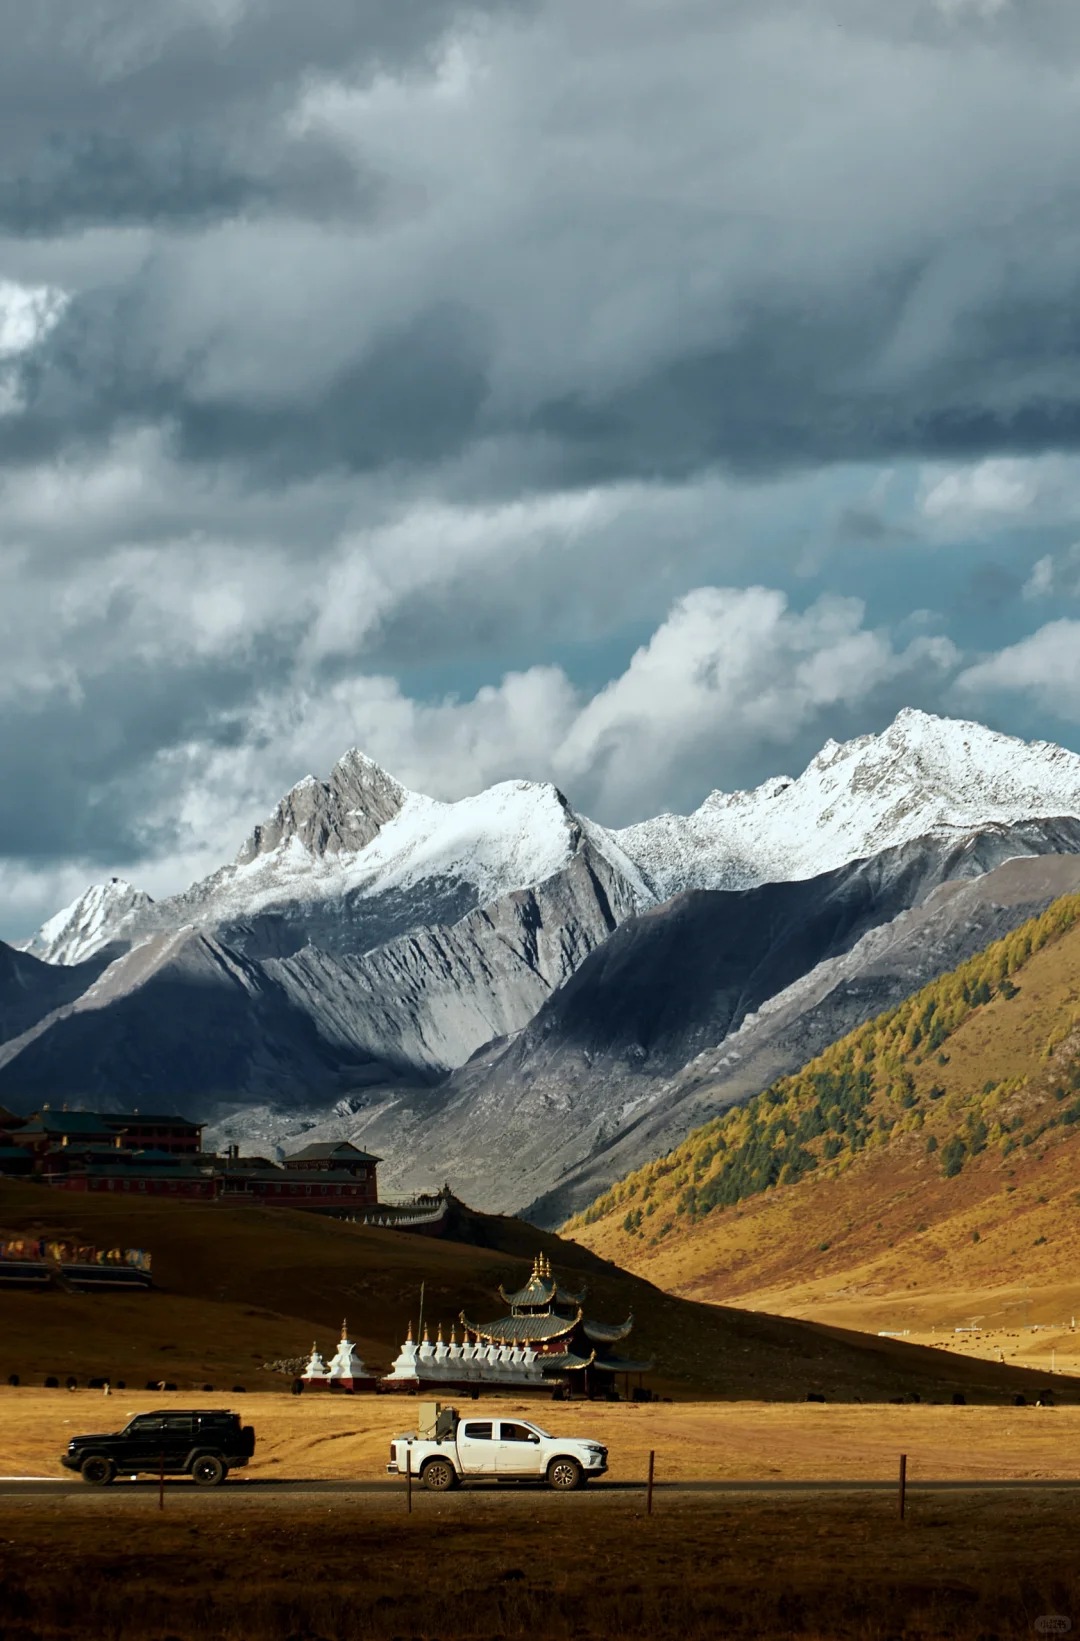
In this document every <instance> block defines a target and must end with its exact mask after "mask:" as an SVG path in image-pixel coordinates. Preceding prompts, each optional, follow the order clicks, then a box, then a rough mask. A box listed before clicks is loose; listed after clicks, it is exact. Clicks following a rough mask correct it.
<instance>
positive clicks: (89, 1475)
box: [79, 1453, 116, 1487]
mask: <svg viewBox="0 0 1080 1641" xmlns="http://www.w3.org/2000/svg"><path fill="white" fill-rule="evenodd" d="M79 1474H80V1475H81V1476H82V1479H83V1481H88V1482H89V1483H90V1485H91V1487H108V1485H109V1483H110V1482H111V1481H112V1479H113V1477H114V1476H115V1475H116V1466H115V1464H113V1462H112V1460H111V1459H107V1458H105V1457H104V1455H103V1454H101V1453H91V1454H90V1456H89V1458H86V1459H84V1460H83V1462H82V1464H81V1465H80V1466H79Z"/></svg>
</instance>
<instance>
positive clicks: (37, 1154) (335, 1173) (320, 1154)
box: [0, 1108, 379, 1213]
mask: <svg viewBox="0 0 1080 1641" xmlns="http://www.w3.org/2000/svg"><path fill="white" fill-rule="evenodd" d="M16 1121H18V1122H19V1126H11V1127H10V1128H9V1130H8V1132H7V1134H6V1136H5V1138H6V1139H7V1140H8V1141H9V1142H10V1144H8V1145H0V1174H9V1175H15V1174H20V1175H21V1176H22V1177H29V1178H32V1179H34V1180H36V1181H38V1182H39V1183H41V1184H42V1185H47V1186H50V1187H51V1188H52V1189H53V1190H57V1191H81V1192H94V1193H99V1192H110V1193H113V1192H123V1193H126V1194H129V1195H135V1196H144V1197H145V1196H152V1197H176V1198H180V1199H190V1200H193V1201H198V1202H226V1203H233V1204H244V1203H251V1204H259V1205H261V1206H264V1207H270V1208H302V1209H307V1210H309V1211H310V1212H313V1213H332V1212H339V1213H340V1212H342V1211H345V1212H351V1211H355V1210H358V1209H365V1208H372V1207H376V1206H377V1205H378V1201H379V1187H378V1176H377V1167H378V1163H379V1158H378V1157H373V1156H372V1155H371V1154H370V1153H369V1152H367V1151H361V1150H359V1149H358V1148H357V1147H356V1146H354V1145H350V1144H349V1143H348V1142H347V1141H346V1142H344V1143H343V1144H340V1145H337V1144H335V1145H315V1146H307V1147H306V1148H305V1149H304V1150H303V1151H301V1152H299V1153H297V1154H296V1155H295V1156H292V1157H289V1158H287V1159H286V1161H285V1164H284V1166H281V1165H279V1164H277V1163H274V1162H271V1161H270V1160H269V1159H268V1158H266V1157H241V1156H239V1155H238V1154H237V1151H236V1149H235V1148H230V1151H229V1154H228V1155H227V1156H224V1157H220V1156H216V1155H213V1154H211V1153H208V1152H204V1151H202V1150H201V1149H200V1145H199V1140H200V1138H201V1134H202V1128H203V1125H202V1124H200V1123H189V1122H187V1121H186V1120H185V1119H183V1118H179V1117H176V1118H173V1117H161V1116H145V1117H144V1116H141V1115H140V1114H139V1113H138V1112H132V1113H130V1114H129V1113H118V1114H115V1115H114V1114H111V1113H110V1114H101V1113H98V1112H92V1111H50V1110H49V1109H48V1108H46V1109H44V1110H42V1111H39V1112H37V1113H36V1114H35V1115H34V1116H33V1117H30V1118H28V1119H26V1120H25V1121H21V1120H19V1119H16ZM151 1139H156V1140H159V1141H160V1142H161V1143H155V1144H151V1143H149V1142H150V1141H151ZM192 1142H194V1143H192ZM9 1152H10V1156H9V1155H8V1153H9ZM16 1164H18V1167H16Z"/></svg>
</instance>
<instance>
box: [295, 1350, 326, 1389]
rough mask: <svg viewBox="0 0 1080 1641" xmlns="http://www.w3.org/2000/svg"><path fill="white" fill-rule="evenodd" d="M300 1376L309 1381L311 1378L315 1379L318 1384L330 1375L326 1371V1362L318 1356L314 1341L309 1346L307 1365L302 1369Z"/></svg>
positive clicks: (322, 1382)
mask: <svg viewBox="0 0 1080 1641" xmlns="http://www.w3.org/2000/svg"><path fill="white" fill-rule="evenodd" d="M300 1377H301V1378H302V1379H307V1380H309V1381H310V1380H312V1379H317V1380H318V1381H319V1382H320V1384H325V1383H326V1381H327V1380H328V1379H329V1377H330V1374H329V1372H328V1371H327V1367H326V1363H325V1362H324V1361H323V1359H322V1357H321V1356H320V1354H319V1352H318V1350H317V1349H316V1347H315V1344H314V1342H313V1343H312V1346H311V1355H310V1356H309V1357H308V1364H307V1367H306V1368H305V1369H304V1371H303V1373H302V1374H301V1375H300Z"/></svg>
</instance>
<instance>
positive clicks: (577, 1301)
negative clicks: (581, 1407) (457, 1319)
mask: <svg viewBox="0 0 1080 1641" xmlns="http://www.w3.org/2000/svg"><path fill="white" fill-rule="evenodd" d="M499 1293H500V1294H501V1296H502V1298H503V1300H504V1302H505V1303H506V1304H507V1305H509V1307H510V1314H509V1315H508V1316H500V1317H496V1318H495V1319H494V1320H492V1321H488V1322H471V1321H470V1320H469V1318H468V1317H467V1316H466V1315H465V1313H464V1311H462V1313H461V1322H462V1326H463V1327H464V1328H465V1330H466V1338H467V1337H468V1334H469V1333H472V1334H474V1335H475V1337H476V1338H477V1340H483V1341H484V1343H485V1344H495V1345H509V1344H513V1345H526V1346H535V1347H537V1356H538V1360H539V1361H540V1362H541V1363H542V1364H543V1368H544V1371H546V1372H553V1373H566V1372H572V1371H578V1370H585V1371H586V1372H587V1373H588V1374H589V1375H590V1376H592V1375H595V1374H604V1373H607V1374H613V1373H648V1372H650V1371H651V1369H652V1366H653V1364H652V1362H646V1361H640V1362H639V1361H630V1360H625V1359H622V1358H618V1357H615V1356H613V1355H611V1353H610V1352H609V1350H608V1349H607V1347H608V1346H609V1345H613V1344H617V1343H619V1342H620V1341H621V1340H623V1339H626V1338H628V1337H629V1335H630V1332H631V1330H632V1329H633V1326H634V1313H633V1311H631V1312H630V1314H629V1316H628V1317H627V1318H626V1320H625V1322H599V1321H595V1320H593V1319H591V1318H590V1319H588V1320H586V1318H585V1314H584V1311H583V1308H582V1306H583V1301H584V1298H585V1290H584V1289H582V1290H581V1292H578V1293H572V1292H570V1291H569V1290H568V1289H566V1288H563V1287H561V1286H560V1284H559V1282H558V1281H557V1280H556V1278H555V1277H554V1275H553V1274H552V1270H551V1264H550V1261H549V1260H548V1259H547V1257H546V1255H544V1254H538V1255H537V1256H536V1258H535V1260H534V1261H533V1268H532V1273H531V1275H530V1276H529V1279H528V1281H527V1282H526V1283H525V1284H524V1286H523V1287H520V1288H516V1289H514V1290H513V1292H507V1290H506V1288H505V1287H503V1286H501V1285H500V1287H499Z"/></svg>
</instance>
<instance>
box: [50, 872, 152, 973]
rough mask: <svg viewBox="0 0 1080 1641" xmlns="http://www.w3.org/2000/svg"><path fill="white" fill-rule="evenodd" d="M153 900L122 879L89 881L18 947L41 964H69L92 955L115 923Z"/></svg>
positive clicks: (112, 932)
mask: <svg viewBox="0 0 1080 1641" xmlns="http://www.w3.org/2000/svg"><path fill="white" fill-rule="evenodd" d="M153 904H154V903H153V901H152V900H151V899H150V896H149V895H146V894H143V892H142V890H141V889H136V888H134V887H133V885H132V884H130V883H127V882H125V880H124V879H123V878H119V877H113V878H110V879H109V881H108V882H107V883H92V884H91V885H90V887H89V888H88V889H86V890H84V891H83V893H82V894H81V895H79V897H78V899H76V900H73V901H72V902H71V904H70V906H65V907H63V909H62V910H61V911H59V912H57V913H56V914H55V916H53V917H50V918H49V920H48V922H46V923H43V924H42V925H41V928H40V929H39V930H38V932H37V934H35V935H34V936H33V937H32V938H31V939H30V940H26V941H23V943H22V945H21V946H20V947H19V948H18V950H20V951H24V952H29V953H30V955H31V957H38V958H40V959H41V961H42V962H43V963H62V964H64V965H71V964H73V963H81V962H82V961H83V960H84V959H85V958H87V957H92V956H93V954H94V953H95V952H97V951H100V950H101V948H102V946H106V945H108V943H109V941H110V940H112V939H113V938H114V936H115V933H116V929H117V927H118V926H119V925H121V924H123V923H124V922H125V921H127V920H128V919H129V918H130V917H131V916H132V915H133V914H135V913H138V912H140V911H143V910H144V909H146V908H148V907H150V906H152V905H153Z"/></svg>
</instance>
